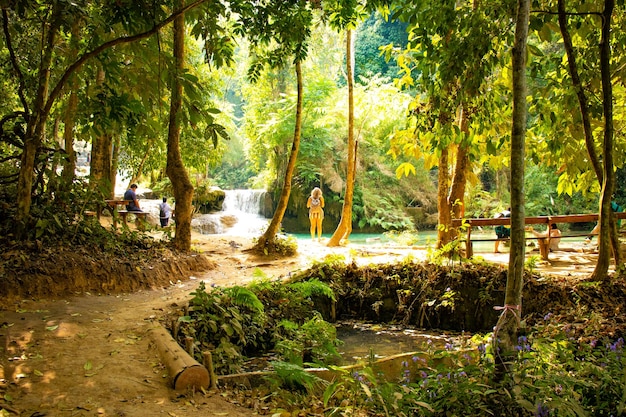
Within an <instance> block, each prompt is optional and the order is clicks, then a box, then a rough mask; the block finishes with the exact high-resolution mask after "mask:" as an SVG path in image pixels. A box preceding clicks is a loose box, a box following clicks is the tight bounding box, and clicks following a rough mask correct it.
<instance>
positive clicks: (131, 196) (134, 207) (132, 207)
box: [124, 184, 143, 212]
mask: <svg viewBox="0 0 626 417" xmlns="http://www.w3.org/2000/svg"><path fill="white" fill-rule="evenodd" d="M124 200H126V201H129V203H128V204H127V205H126V210H128V211H141V212H143V210H141V207H140V206H139V200H137V184H131V185H130V188H129V189H128V190H126V192H125V193H124Z"/></svg>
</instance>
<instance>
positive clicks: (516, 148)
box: [493, 0, 530, 377]
mask: <svg viewBox="0 0 626 417" xmlns="http://www.w3.org/2000/svg"><path fill="white" fill-rule="evenodd" d="M529 9H530V0H518V3H517V20H516V24H515V41H514V45H513V57H512V58H513V60H512V61H513V62H512V64H513V123H512V129H511V172H512V174H513V175H511V253H510V255H509V256H510V257H509V271H508V277H507V281H506V292H505V296H504V306H503V307H502V309H503V310H502V314H501V315H500V317H499V319H498V323H497V325H496V327H495V329H494V332H493V343H494V348H495V349H494V352H499V355H496V365H497V368H498V371H499V373H498V376H499V377H500V376H502V373H503V372H504V371H505V370H506V369H507V364H508V363H510V360H511V359H512V358H513V356H514V355H515V345H516V344H517V331H518V328H519V326H520V320H521V316H522V288H523V285H524V280H523V278H524V255H525V243H526V239H525V233H524V217H525V215H526V214H525V210H524V155H525V143H524V142H525V136H526V118H527V113H526V41H527V38H528V19H529Z"/></svg>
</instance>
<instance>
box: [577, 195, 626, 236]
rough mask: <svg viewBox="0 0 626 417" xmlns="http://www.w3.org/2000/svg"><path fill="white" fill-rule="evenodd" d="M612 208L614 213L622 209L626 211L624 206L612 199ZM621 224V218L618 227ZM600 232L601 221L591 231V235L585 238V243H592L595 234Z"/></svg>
mask: <svg viewBox="0 0 626 417" xmlns="http://www.w3.org/2000/svg"><path fill="white" fill-rule="evenodd" d="M611 210H613V213H621V212H622V211H624V208H623V207H622V206H620V205H619V204H617V203H616V202H615V201H611ZM621 225H622V224H621V220H618V221H617V228H618V229H619V228H620V227H621ZM598 233H600V222H598V223H596V225H595V227H594V228H593V230H592V231H591V232H590V233H589V236H587V237H586V238H585V243H591V240H592V239H593V236H594V235H597V234H598Z"/></svg>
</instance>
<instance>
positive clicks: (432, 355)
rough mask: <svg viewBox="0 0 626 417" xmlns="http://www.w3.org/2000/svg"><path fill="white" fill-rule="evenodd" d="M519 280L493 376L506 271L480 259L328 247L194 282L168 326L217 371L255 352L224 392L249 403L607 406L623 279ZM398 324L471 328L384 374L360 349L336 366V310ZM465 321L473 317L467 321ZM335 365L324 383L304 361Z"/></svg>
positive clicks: (339, 411) (479, 411) (368, 411)
mask: <svg viewBox="0 0 626 417" xmlns="http://www.w3.org/2000/svg"><path fill="white" fill-rule="evenodd" d="M612 284H613V285H611V286H610V288H608V286H606V285H590V284H589V283H586V282H584V281H583V282H574V281H572V282H567V280H563V279H551V278H549V277H541V276H538V275H536V274H533V273H531V272H530V271H527V272H526V274H525V278H524V321H523V322H522V333H523V334H524V335H523V336H521V337H520V339H519V341H518V346H517V348H516V352H517V355H516V357H515V358H514V359H513V360H512V361H511V362H510V363H509V368H508V369H509V372H507V373H506V374H505V375H504V378H498V377H497V375H496V372H495V365H494V363H495V361H494V355H497V352H494V350H493V347H492V338H493V333H492V329H493V325H494V324H495V323H496V321H497V312H496V311H495V310H494V309H493V307H494V306H498V305H502V302H503V292H504V288H505V285H506V270H505V269H503V268H501V267H499V266H494V265H488V264H484V263H474V262H468V263H456V264H454V265H448V266H443V265H437V264H430V263H415V262H410V261H406V262H401V263H397V264H390V265H370V266H364V267H359V266H357V265H355V264H346V263H345V262H344V261H343V260H342V259H340V258H338V257H334V258H329V259H327V260H325V261H324V262H321V263H319V264H316V265H314V266H313V267H311V268H310V269H308V270H306V271H303V272H302V273H299V274H296V275H294V276H292V277H290V279H289V280H288V281H282V282H281V281H277V280H270V279H268V278H267V277H262V276H259V279H258V280H257V281H255V282H254V283H252V284H251V285H249V286H246V287H229V288H221V287H211V288H205V286H204V284H200V286H199V287H198V289H197V290H196V291H194V292H193V293H192V296H193V298H192V300H191V302H190V304H189V306H188V307H187V308H185V309H184V310H183V311H181V312H179V314H178V316H177V318H176V320H173V322H175V323H176V324H175V326H174V327H175V329H174V333H175V335H176V337H177V338H178V339H179V340H181V341H182V340H183V339H184V338H186V337H191V338H192V339H193V340H194V345H195V355H196V357H197V358H198V359H201V356H202V355H201V352H202V351H206V350H210V351H211V352H212V353H213V358H214V362H215V366H216V368H217V369H218V372H219V373H221V374H227V373H234V372H239V371H240V370H241V369H242V368H241V366H242V364H243V363H244V361H245V360H246V359H248V358H249V357H250V356H253V355H266V356H269V357H270V358H271V360H272V362H271V368H270V369H271V370H273V371H274V373H273V374H271V376H270V377H267V378H266V379H265V383H264V384H263V385H262V386H259V387H256V388H254V391H253V392H252V393H251V392H250V391H249V390H239V389H237V388H230V389H227V390H226V391H225V393H224V395H225V396H226V397H228V398H230V399H231V400H233V401H236V402H239V403H247V401H244V398H250V396H251V395H253V396H255V397H256V398H257V401H255V402H254V405H251V406H252V407H253V408H254V409H255V411H256V412H257V413H259V414H270V413H271V414H277V415H286V414H280V413H287V412H288V413H290V415H337V416H342V415H359V416H369V415H372V416H469V415H472V416H492V415H496V416H542V417H545V416H611V415H613V416H618V415H623V414H622V413H623V411H624V401H623V398H626V373H625V371H624V369H625V365H626V363H624V358H623V355H622V352H623V345H624V343H623V339H622V337H623V335H624V328H623V326H622V325H621V324H620V323H623V322H625V320H624V317H623V314H622V313H621V312H617V313H616V310H615V306H616V305H623V303H624V302H626V295H625V294H626V291H625V288H626V285H625V284H624V280H623V278H621V277H613V282H612ZM347 318H351V319H357V320H365V321H369V322H378V323H389V324H392V323H393V324H396V325H398V324H400V325H401V324H406V325H411V326H419V327H422V328H427V329H452V330H464V331H466V332H467V333H466V334H468V335H469V334H473V336H468V337H466V338H465V339H462V340H461V341H460V342H455V343H458V344H457V345H447V346H446V347H445V349H440V350H436V349H435V348H434V344H433V345H429V346H430V347H429V348H427V349H426V350H425V351H424V352H420V353H418V354H416V355H415V356H414V357H413V358H411V359H407V360H406V361H404V362H403V363H402V370H401V371H400V372H399V373H398V374H397V375H389V374H388V373H387V374H385V375H383V374H382V373H381V372H380V369H379V368H378V367H377V365H376V364H375V363H374V362H373V361H370V362H369V363H366V364H365V367H364V368H362V369H359V370H358V371H355V370H354V369H352V370H347V369H344V368H340V367H339V366H337V364H338V363H339V362H338V361H339V357H338V354H337V346H338V345H339V343H340V342H339V341H338V340H337V339H336V333H335V327H334V325H333V324H332V320H333V319H347ZM471 326H473V327H471ZM313 365H315V366H320V365H322V366H325V367H328V368H330V369H333V370H334V371H335V372H336V374H337V377H336V378H335V379H334V380H333V381H332V382H328V381H325V380H322V379H320V378H318V377H316V376H314V375H312V374H311V373H308V372H306V368H307V367H309V366H313Z"/></svg>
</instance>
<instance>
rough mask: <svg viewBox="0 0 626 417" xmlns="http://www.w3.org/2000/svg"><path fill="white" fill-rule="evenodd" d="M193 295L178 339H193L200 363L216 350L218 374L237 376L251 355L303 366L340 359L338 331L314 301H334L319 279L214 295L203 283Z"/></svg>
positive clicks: (273, 283) (215, 290) (256, 284)
mask: <svg viewBox="0 0 626 417" xmlns="http://www.w3.org/2000/svg"><path fill="white" fill-rule="evenodd" d="M191 295H192V296H193V298H192V299H191V301H190V302H189V308H188V311H187V313H186V314H185V315H183V316H181V317H179V319H178V321H179V323H180V328H179V331H178V333H177V334H176V335H175V337H177V338H181V339H182V338H184V337H192V338H193V339H194V343H195V344H196V345H197V346H198V347H199V349H198V350H197V351H196V352H197V355H198V359H200V356H201V352H202V351H204V350H207V349H208V350H211V351H212V352H213V357H214V362H215V365H216V370H217V372H218V373H234V372H238V371H239V370H240V369H241V365H242V363H243V361H244V359H245V356H246V355H251V354H259V353H261V354H262V353H266V352H270V351H271V352H274V353H276V354H278V357H279V358H281V359H282V360H287V361H289V362H291V363H297V364H300V365H302V364H304V363H305V362H316V363H321V364H324V363H330V362H333V361H336V360H337V357H338V353H337V350H336V344H337V340H336V332H335V328H334V326H332V325H331V324H329V323H326V322H325V321H324V320H322V318H321V316H320V315H319V313H317V312H316V311H315V310H314V304H313V301H312V299H313V298H325V299H326V300H327V302H328V301H330V300H334V299H335V297H334V294H333V292H332V291H331V290H330V287H329V286H328V285H327V284H324V283H322V282H320V281H319V280H312V281H311V282H309V283H307V282H297V283H292V284H288V285H285V284H284V283H281V282H278V281H269V280H267V279H266V278H265V277H261V279H259V280H255V281H254V282H253V283H251V284H250V285H249V286H248V287H240V286H235V287H227V288H219V287H213V288H212V289H211V290H210V291H207V289H206V287H205V285H204V283H200V284H199V286H198V288H197V289H196V290H195V291H194V292H193V293H192V294H191Z"/></svg>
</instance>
